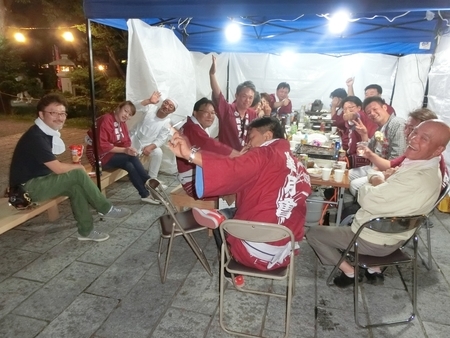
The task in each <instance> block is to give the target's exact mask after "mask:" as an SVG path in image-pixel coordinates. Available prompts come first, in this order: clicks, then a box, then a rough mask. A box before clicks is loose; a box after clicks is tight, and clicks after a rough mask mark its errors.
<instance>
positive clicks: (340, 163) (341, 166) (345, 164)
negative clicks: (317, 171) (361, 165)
mask: <svg viewBox="0 0 450 338" xmlns="http://www.w3.org/2000/svg"><path fill="white" fill-rule="evenodd" d="M338 164H339V169H342V170H345V169H346V168H347V162H345V161H338Z"/></svg>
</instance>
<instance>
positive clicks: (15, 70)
mask: <svg viewBox="0 0 450 338" xmlns="http://www.w3.org/2000/svg"><path fill="white" fill-rule="evenodd" d="M0 65H1V67H0V109H1V110H2V111H3V112H4V113H6V114H11V101H12V99H13V98H15V96H16V94H17V93H20V92H22V91H24V90H25V88H24V82H22V81H17V78H18V77H19V76H20V75H21V74H22V73H23V71H24V66H25V65H24V63H23V62H22V61H21V59H20V57H19V55H17V52H16V51H15V49H14V48H13V47H12V46H11V45H10V44H9V43H8V41H7V40H6V39H3V38H0Z"/></svg>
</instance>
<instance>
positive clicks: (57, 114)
mask: <svg viewBox="0 0 450 338" xmlns="http://www.w3.org/2000/svg"><path fill="white" fill-rule="evenodd" d="M44 113H48V114H50V115H51V116H53V117H62V118H64V119H65V118H67V113H60V112H57V111H45V110H44Z"/></svg>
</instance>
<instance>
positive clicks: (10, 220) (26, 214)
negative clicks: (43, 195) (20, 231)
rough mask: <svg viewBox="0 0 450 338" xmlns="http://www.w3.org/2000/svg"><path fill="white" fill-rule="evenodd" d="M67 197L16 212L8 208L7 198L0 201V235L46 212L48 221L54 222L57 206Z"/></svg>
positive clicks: (57, 210) (57, 214)
mask: <svg viewBox="0 0 450 338" xmlns="http://www.w3.org/2000/svg"><path fill="white" fill-rule="evenodd" d="M66 199H67V196H60V197H57V198H54V199H52V200H49V201H46V202H42V203H39V205H37V206H36V207H34V208H32V209H28V210H17V209H15V208H14V207H12V206H10V205H9V203H8V199H7V198H1V199H0V234H2V233H4V232H5V231H8V230H10V229H12V228H14V227H16V226H18V225H20V224H22V223H24V222H26V221H28V220H29V219H31V218H33V217H35V216H37V215H40V214H42V213H43V212H45V211H47V214H48V220H49V221H50V222H53V221H56V220H57V219H58V218H59V209H58V204H59V203H61V202H62V201H65V200H66Z"/></svg>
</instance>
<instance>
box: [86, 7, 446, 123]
mask: <svg viewBox="0 0 450 338" xmlns="http://www.w3.org/2000/svg"><path fill="white" fill-rule="evenodd" d="M344 9H345V10H347V11H348V12H350V13H351V21H350V23H349V25H348V27H347V29H346V30H345V32H344V33H341V34H339V35H334V34H331V33H330V32H329V30H328V23H329V21H328V19H327V18H328V17H329V15H331V14H332V13H334V12H336V11H338V10H344ZM449 10H450V2H449V1H448V0H428V1H423V0H413V1H406V0H397V1H391V0H378V1H368V0H316V1H306V0H278V1H273V0H259V1H255V0H215V1H211V0H128V1H123V0H120V1H119V0H84V12H85V16H86V18H87V19H88V30H87V34H88V41H89V44H90V51H91V52H90V60H91V74H92V73H93V61H92V42H91V36H90V27H89V26H90V25H89V23H90V21H91V20H92V21H95V22H98V23H101V24H105V25H108V26H112V27H116V28H120V29H123V30H127V20H128V19H132V18H133V19H141V20H142V21H144V22H146V23H147V24H149V25H152V26H163V27H166V28H172V29H173V31H174V33H175V34H176V35H177V36H178V38H179V39H180V40H181V41H182V42H183V44H184V45H185V46H186V48H187V49H188V50H189V51H197V52H204V53H209V52H217V53H220V52H235V53H248V52H251V53H281V52H283V51H286V50H289V51H292V52H297V53H321V54H341V55H342V54H352V53H383V54H394V55H405V54H424V53H428V54H430V53H433V52H434V50H435V48H436V46H437V43H438V39H437V36H438V35H439V34H441V33H442V32H443V31H445V30H448V22H449V21H448V20H449V18H450V12H448V11H449ZM427 11H429V12H427ZM232 21H234V22H235V23H237V24H238V25H240V26H241V30H242V38H241V40H240V41H239V42H238V43H229V42H227V40H226V38H225V34H224V30H225V28H226V26H227V25H228V24H229V23H230V22H232ZM91 79H92V76H91ZM91 87H92V88H91V99H92V107H93V108H94V107H95V106H94V104H93V103H94V99H95V97H94V85H93V79H92V80H91ZM93 110H94V111H93V119H94V123H95V109H93Z"/></svg>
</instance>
